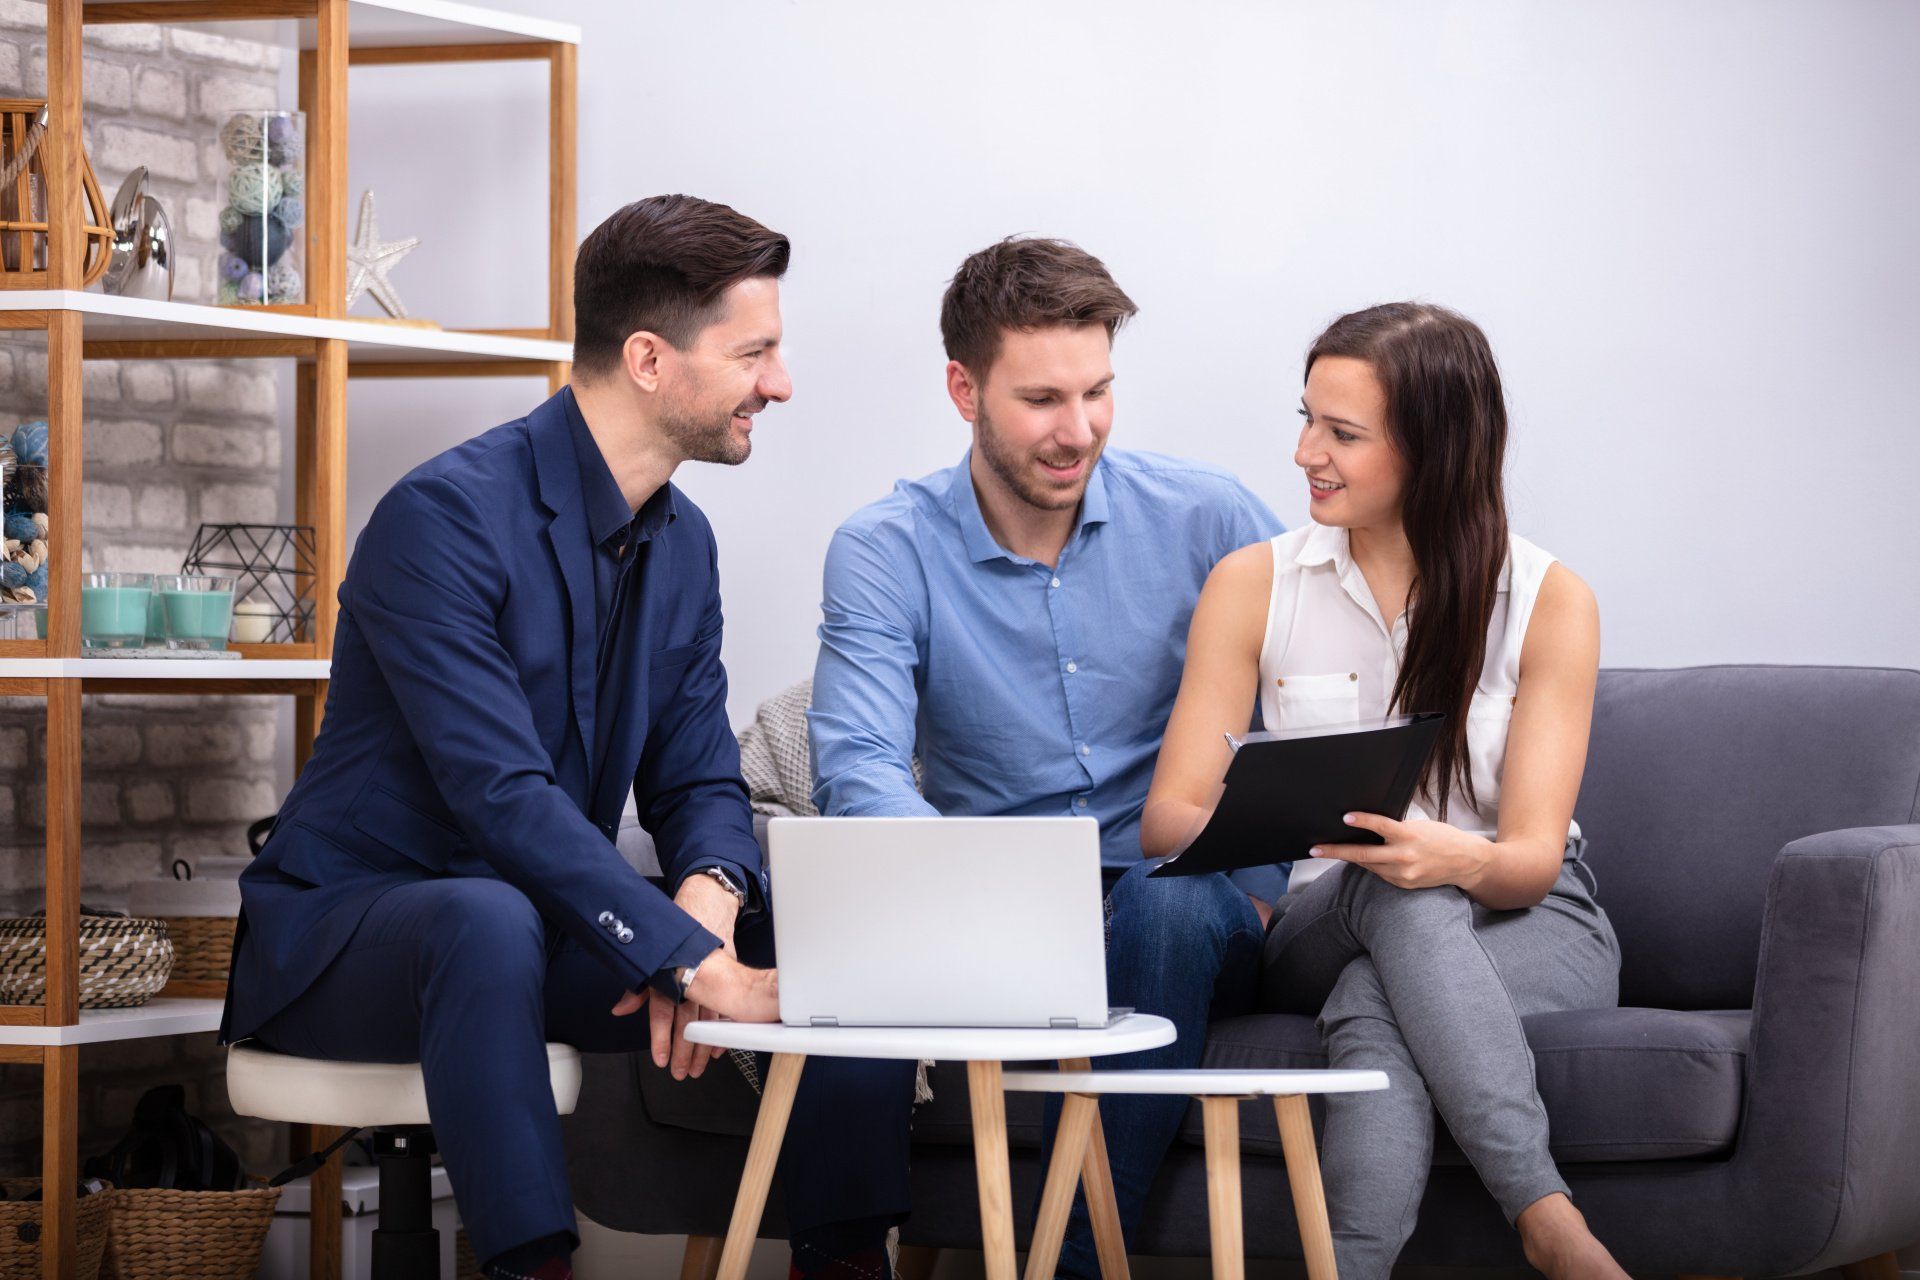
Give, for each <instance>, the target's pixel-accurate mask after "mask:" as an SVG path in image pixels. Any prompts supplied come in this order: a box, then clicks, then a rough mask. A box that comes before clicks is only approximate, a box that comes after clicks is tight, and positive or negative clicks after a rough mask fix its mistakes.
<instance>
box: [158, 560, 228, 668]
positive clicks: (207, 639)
mask: <svg viewBox="0 0 1920 1280" xmlns="http://www.w3.org/2000/svg"><path fill="white" fill-rule="evenodd" d="M156 586H157V589H158V592H159V596H160V600H161V603H162V606H163V611H164V613H165V615H166V623H167V648H169V649H225V648H226V647H227V630H228V628H230V627H231V626H232V625H233V579H232V578H226V577H213V576H205V575H201V574H189V573H174V574H163V575H161V577H160V578H159V580H158V582H157V584H156Z"/></svg>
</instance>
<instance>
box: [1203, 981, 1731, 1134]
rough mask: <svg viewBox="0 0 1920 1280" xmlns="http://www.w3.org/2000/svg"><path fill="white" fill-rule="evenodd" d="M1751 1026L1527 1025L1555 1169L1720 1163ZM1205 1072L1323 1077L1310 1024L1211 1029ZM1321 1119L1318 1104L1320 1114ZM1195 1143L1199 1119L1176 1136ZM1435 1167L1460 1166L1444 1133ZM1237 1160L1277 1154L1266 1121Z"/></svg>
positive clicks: (1698, 1017)
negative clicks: (1285, 1070)
mask: <svg viewBox="0 0 1920 1280" xmlns="http://www.w3.org/2000/svg"><path fill="white" fill-rule="evenodd" d="M1750 1016H1751V1015H1749V1014H1748V1013H1747V1012H1746V1011H1744V1010H1741V1011H1738V1012H1676V1011H1674V1010H1670V1009H1575V1010H1569V1011H1566V1012H1560V1013H1541V1014H1534V1015H1532V1016H1531V1017H1528V1018H1527V1019H1525V1025H1526V1031H1527V1041H1528V1043H1529V1044H1530V1045H1531V1046H1532V1047H1533V1059H1534V1078H1535V1081H1536V1083H1537V1084H1538V1086H1539V1089H1540V1097H1541V1100H1542V1101H1544V1102H1545V1103H1546V1104H1547V1118H1548V1121H1549V1123H1550V1124H1551V1126H1552V1130H1553V1136H1552V1149H1553V1156H1554V1159H1556V1160H1559V1161H1562V1162H1565V1163H1603V1162H1604V1163H1616V1162H1620V1161H1627V1160H1674V1159H1680V1158H1683V1157H1692V1158H1696V1159H1697V1158H1700V1157H1710V1156H1718V1155H1724V1154H1726V1153H1727V1152H1729V1151H1731V1150H1732V1148H1733V1140H1734V1136H1735V1134H1736V1133H1737V1131H1738V1130H1739V1126H1740V1108H1741V1103H1742V1098H1743V1096H1744V1084H1745V1079H1746V1060H1747V1029H1748V1023H1749V1021H1750ZM1205 1062H1206V1065H1207V1066H1209V1067H1225V1068H1239V1069H1242V1070H1245V1069H1248V1068H1274V1067H1324V1066H1326V1065H1327V1058H1326V1053H1325V1051H1324V1049H1323V1048H1322V1047H1321V1044H1320V1036H1319V1033H1318V1032H1317V1031H1315V1030H1314V1026H1313V1020H1312V1019H1311V1018H1306V1017H1302V1016H1299V1015H1297V1014H1258V1015H1254V1016H1251V1017H1245V1018H1233V1019H1230V1020H1228V1021H1226V1022H1220V1023H1216V1024H1215V1025H1214V1027H1213V1029H1212V1032H1211V1034H1210V1035H1209V1036H1208V1037H1207V1050H1206V1059H1205ZM1316 1109H1317V1104H1316ZM1181 1136H1182V1138H1183V1139H1185V1140H1186V1141H1188V1142H1190V1143H1193V1144H1195V1145H1198V1144H1199V1143H1200V1142H1201V1127H1200V1108H1199V1107H1198V1106H1195V1107H1194V1108H1193V1109H1192V1111H1191V1112H1190V1113H1189V1114H1188V1116H1187V1121H1186V1124H1185V1125H1184V1127H1183V1128H1182V1130H1181ZM1435 1138H1436V1140H1435V1143H1434V1159H1435V1161H1436V1162H1442V1163H1459V1162H1461V1161H1463V1160H1464V1159H1465V1157H1464V1156H1463V1155H1462V1154H1461V1152H1460V1148H1459V1145H1458V1144H1457V1143H1455V1142H1454V1140H1453V1137H1452V1135H1451V1134H1449V1133H1447V1131H1446V1126H1445V1125H1441V1126H1440V1128H1439V1131H1438V1132H1437V1134H1436V1135H1435ZM1240 1141H1241V1145H1242V1146H1243V1148H1244V1149H1246V1150H1249V1151H1258V1152H1260V1153H1262V1154H1266V1155H1278V1154H1280V1136H1279V1133H1278V1132H1277V1130H1276V1128H1275V1125H1274V1117H1273V1111H1272V1109H1271V1108H1270V1107H1264V1106H1243V1107H1242V1108H1241V1112H1240Z"/></svg>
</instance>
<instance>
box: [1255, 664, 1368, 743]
mask: <svg viewBox="0 0 1920 1280" xmlns="http://www.w3.org/2000/svg"><path fill="white" fill-rule="evenodd" d="M1273 684H1274V689H1273V695H1274V698H1273V701H1274V706H1275V707H1276V708H1277V709H1278V711H1279V713H1280V715H1279V723H1278V724H1270V725H1268V726H1267V728H1269V729H1272V730H1283V729H1313V728H1317V727H1319V726H1321V725H1329V724H1352V723H1353V722H1354V721H1356V720H1358V719H1359V718H1360V677H1359V675H1358V674H1357V673H1355V672H1351V671H1336V672H1330V673H1328V674H1326V675H1293V676H1288V675H1282V676H1276V677H1274V681H1273Z"/></svg>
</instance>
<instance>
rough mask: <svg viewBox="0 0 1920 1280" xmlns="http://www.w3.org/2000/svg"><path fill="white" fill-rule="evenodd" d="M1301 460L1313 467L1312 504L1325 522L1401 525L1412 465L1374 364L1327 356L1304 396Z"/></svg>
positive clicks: (1297, 455)
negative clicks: (1392, 427) (1391, 425)
mask: <svg viewBox="0 0 1920 1280" xmlns="http://www.w3.org/2000/svg"><path fill="white" fill-rule="evenodd" d="M1300 417H1301V421H1302V424H1301V428H1300V444H1299V446H1298V447H1297V448H1296V449H1295V450H1294V451H1293V461H1294V465H1296V466H1298V467H1299V468H1300V469H1301V470H1303V471H1305V472H1306V473H1307V496H1308V499H1309V502H1308V507H1307V510H1308V512H1309V514H1311V515H1312V516H1313V518H1314V520H1315V521H1316V522H1317V523H1319V524H1325V525H1335V526H1338V527H1340V528H1345V529H1366V528H1373V527H1376V526H1382V525H1389V524H1396V523H1398V522H1399V520H1400V504H1401V496H1402V494H1403V493H1404V492H1405V489H1406V478H1407V464H1406V462H1405V460H1403V459H1402V458H1401V456H1400V453H1399V450H1397V449H1396V448H1395V447H1394V444H1393V440H1392V437H1390V436H1389V435H1388V434H1387V393H1386V391H1385V390H1384V389H1383V388H1382V387H1381V385H1380V380H1379V379H1378V378H1376V377H1375V376H1374V373H1373V366H1372V365H1370V364H1368V363H1367V362H1366V361H1364V360H1355V359H1353V358H1351V357H1349V356H1322V357H1320V358H1319V359H1318V360H1315V361H1314V362H1313V367H1312V368H1311V369H1309V370H1308V371H1307V387H1306V390H1305V392H1303V393H1302V394H1301V397H1300Z"/></svg>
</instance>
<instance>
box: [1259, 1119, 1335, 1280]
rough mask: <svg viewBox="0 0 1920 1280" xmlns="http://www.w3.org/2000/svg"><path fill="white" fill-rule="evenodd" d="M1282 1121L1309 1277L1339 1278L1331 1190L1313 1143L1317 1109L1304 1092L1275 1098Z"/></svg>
mask: <svg viewBox="0 0 1920 1280" xmlns="http://www.w3.org/2000/svg"><path fill="white" fill-rule="evenodd" d="M1273 1110H1274V1114H1275V1116H1276V1117H1277V1118H1278V1119H1279V1121H1280V1150H1281V1151H1282V1152H1284V1153H1285V1154H1286V1157H1287V1185H1288V1186H1289V1187H1291V1188H1293V1216H1294V1220H1295V1221H1296V1222H1298V1223H1299V1224H1300V1248H1301V1251H1302V1253H1303V1254H1304V1255H1305V1257H1306V1260H1307V1280H1335V1277H1336V1275H1337V1270H1338V1269H1337V1268H1336V1267H1335V1266H1334V1262H1333V1229H1332V1227H1331V1226H1329V1225H1328V1222H1327V1193H1326V1190H1325V1188H1323V1187H1322V1186H1321V1185H1320V1153H1319V1151H1318V1149H1317V1148H1315V1146H1314V1143H1313V1113H1312V1112H1311V1111H1309V1110H1308V1109H1307V1099H1306V1096H1305V1095H1304V1094H1298V1093H1291V1094H1287V1095H1286V1096H1285V1097H1280V1098H1275V1099H1274V1100H1273Z"/></svg>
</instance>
